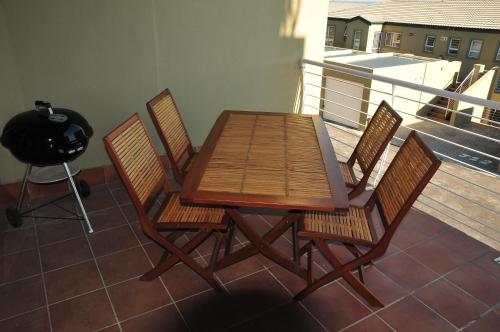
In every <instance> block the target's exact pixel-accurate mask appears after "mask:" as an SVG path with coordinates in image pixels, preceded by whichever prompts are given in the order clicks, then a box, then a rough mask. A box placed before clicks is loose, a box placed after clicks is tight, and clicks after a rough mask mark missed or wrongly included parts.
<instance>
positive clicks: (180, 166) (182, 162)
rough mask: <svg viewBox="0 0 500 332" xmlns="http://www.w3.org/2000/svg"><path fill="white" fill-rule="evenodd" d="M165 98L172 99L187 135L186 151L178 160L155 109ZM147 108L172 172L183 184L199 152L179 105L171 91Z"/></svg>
mask: <svg viewBox="0 0 500 332" xmlns="http://www.w3.org/2000/svg"><path fill="white" fill-rule="evenodd" d="M165 98H171V99H172V103H173V104H174V107H175V111H176V112H177V114H178V116H179V119H180V122H181V125H182V128H183V129H184V132H185V133H186V137H187V144H186V146H185V147H184V150H183V151H182V153H181V155H180V157H179V158H178V159H176V157H175V156H174V155H173V153H172V150H171V147H170V144H169V143H168V140H167V137H165V134H164V133H163V130H162V127H161V125H160V122H159V120H158V117H157V115H156V114H155V111H154V107H155V106H156V104H158V103H159V102H160V101H162V100H163V99H165ZM146 107H147V109H148V113H149V116H150V117H151V120H152V121H153V124H154V126H155V128H156V131H157V132H158V135H159V136H160V139H161V142H162V144H163V147H164V148H165V150H166V152H167V156H168V159H169V161H170V164H171V165H172V171H173V173H174V177H175V179H176V180H177V182H179V183H181V184H182V183H183V182H184V179H185V177H186V175H187V169H186V168H187V167H188V165H189V164H190V163H191V161H192V159H193V158H194V157H195V156H196V153H197V152H198V151H197V149H196V148H193V145H192V144H191V139H190V138H189V135H188V132H187V130H186V126H185V125H184V121H183V120H182V117H181V115H180V113H179V108H178V107H177V103H176V102H175V99H174V96H173V95H172V93H171V92H170V90H169V89H165V90H163V91H162V92H161V93H160V94H159V95H157V96H156V97H154V98H153V99H151V100H150V101H148V102H147V103H146Z"/></svg>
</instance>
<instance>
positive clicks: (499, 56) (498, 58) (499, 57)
mask: <svg viewBox="0 0 500 332" xmlns="http://www.w3.org/2000/svg"><path fill="white" fill-rule="evenodd" d="M495 60H496V61H500V44H498V48H497V56H496V57H495Z"/></svg>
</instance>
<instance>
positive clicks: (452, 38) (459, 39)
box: [447, 37, 462, 56]
mask: <svg viewBox="0 0 500 332" xmlns="http://www.w3.org/2000/svg"><path fill="white" fill-rule="evenodd" d="M454 40H458V46H457V48H456V51H457V53H456V54H453V53H450V50H451V49H452V48H451V43H452V42H453V41H454ZM461 44H462V39H461V38H458V37H450V42H449V43H448V51H447V54H448V55H449V56H458V53H459V52H460V45H461Z"/></svg>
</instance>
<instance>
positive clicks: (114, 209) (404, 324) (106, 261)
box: [0, 184, 500, 332]
mask: <svg viewBox="0 0 500 332" xmlns="http://www.w3.org/2000/svg"><path fill="white" fill-rule="evenodd" d="M85 204H86V207H87V209H88V211H89V212H90V217H91V219H92V222H93V225H94V228H95V233H94V234H91V235H88V234H86V233H85V232H84V230H83V228H82V227H81V225H80V223H79V222H76V221H62V220H53V219H40V218H34V220H33V219H26V220H25V223H24V225H23V227H22V228H18V229H12V228H10V226H7V221H6V220H5V217H4V214H3V210H4V209H3V208H2V209H1V213H2V214H1V216H0V225H1V227H2V232H1V233H0V234H1V235H0V250H1V252H0V254H1V257H2V258H1V264H0V265H1V273H0V278H1V279H0V331H4V332H6V331H75V332H77V331H97V330H100V331H120V330H122V331H185V330H193V331H214V330H217V331H218V330H229V331H273V332H276V331H327V330H328V331H337V330H347V331H391V330H398V331H452V330H458V329H463V328H467V329H469V330H470V331H490V330H491V331H493V330H495V331H498V326H500V306H499V301H500V282H499V281H500V280H499V279H500V265H498V264H496V263H494V262H493V261H492V260H493V258H494V257H497V256H499V255H500V254H499V252H497V251H495V250H493V249H491V248H489V247H487V246H485V245H483V244H482V243H480V242H477V241H476V240H473V239H472V238H470V237H468V236H466V235H464V234H463V233H460V232H458V231H456V230H454V229H452V228H451V227H450V226H448V225H446V224H444V223H442V222H440V221H438V220H436V219H434V218H432V217H430V216H428V215H425V214H423V213H421V212H419V211H416V210H413V211H411V213H410V214H409V215H408V217H407V218H406V219H405V220H404V221H403V224H402V225H401V227H400V229H399V230H398V232H397V234H396V236H395V238H394V239H393V242H392V244H391V246H390V248H389V250H388V252H387V253H386V255H385V256H384V257H383V258H382V259H380V260H378V261H377V262H376V263H375V265H374V266H370V267H368V268H366V270H365V271H366V277H365V279H366V282H367V284H368V286H369V288H370V289H371V290H372V291H373V292H374V293H375V294H376V295H377V296H379V297H380V299H381V300H382V302H383V303H384V304H385V305H386V306H385V308H382V309H378V308H373V307H370V306H369V305H367V304H366V303H365V302H363V301H362V300H360V299H359V298H358V297H357V296H356V295H355V294H354V292H353V290H352V289H351V288H350V287H349V286H347V285H346V284H345V283H344V282H343V281H336V282H333V283H331V284H329V285H328V286H326V287H324V288H322V289H320V290H319V291H316V292H315V293H313V294H312V295H311V296H310V297H308V298H306V299H305V300H304V301H303V302H294V301H293V300H292V295H293V294H295V293H296V292H297V291H299V290H300V289H301V288H303V287H304V286H305V282H304V281H302V280H300V279H299V278H297V277H295V276H294V275H292V274H290V273H288V272H287V271H286V270H284V269H282V268H280V267H278V266H276V265H274V264H270V262H269V261H267V260H266V259H264V258H262V257H258V256H257V257H254V258H252V259H249V260H247V261H244V262H241V263H239V264H237V265H235V266H232V267H229V268H227V269H224V270H221V271H219V272H217V277H218V278H219V280H220V281H221V282H222V283H223V284H224V287H225V289H226V290H227V293H217V292H215V291H213V290H211V289H209V287H208V286H207V284H206V283H205V282H204V281H202V280H201V279H200V278H199V277H198V276H197V275H195V274H194V273H193V272H191V271H190V270H189V269H187V268H186V267H185V266H183V265H177V266H175V267H174V269H173V270H170V271H168V272H167V273H166V274H164V275H163V276H162V278H161V279H157V280H155V281H153V282H141V281H138V280H137V279H138V276H140V275H141V274H142V273H143V272H145V271H146V270H148V268H149V267H150V266H151V265H152V262H156V261H157V260H158V259H159V257H160V255H161V254H162V252H161V250H160V249H159V247H158V246H157V245H156V244H154V243H151V242H150V241H148V239H147V238H145V237H144V236H143V235H142V233H141V230H140V226H139V224H138V223H137V218H136V215H135V212H134V209H133V207H132V205H131V203H130V200H129V198H128V196H127V194H126V193H125V191H124V189H123V188H122V187H121V186H120V185H119V184H114V185H102V186H98V187H94V188H93V192H92V195H91V196H90V197H89V198H88V199H86V200H85ZM64 205H65V206H66V207H69V208H74V206H73V203H72V201H71V200H69V201H66V202H65V203H64ZM54 213H58V214H59V215H62V214H64V213H62V214H61V212H60V211H59V210H57V209H55V208H50V207H49V208H47V209H45V210H40V211H38V212H37V213H36V215H37V216H43V215H48V214H52V215H53V214H54ZM249 221H250V222H251V223H252V224H253V225H254V227H255V228H257V229H258V230H260V231H262V232H265V231H266V230H267V229H269V228H270V227H271V225H272V224H273V223H274V222H276V221H277V218H276V216H266V215H252V216H249ZM244 241H246V240H245V239H244V238H243V237H242V236H241V234H240V235H239V236H238V241H237V242H238V243H237V246H241V245H242V242H244ZM275 246H276V247H277V248H279V249H280V250H283V251H285V252H287V254H290V253H291V250H290V248H291V245H290V242H289V234H286V236H283V237H281V238H280V239H279V240H278V241H277V242H276V243H275ZM336 250H337V251H338V253H339V255H340V257H348V256H346V255H347V253H346V252H344V251H342V250H343V249H342V248H337V249H336ZM210 251H211V246H210V243H208V244H207V245H204V246H202V247H201V248H200V250H198V251H197V252H196V253H195V255H196V256H197V257H198V258H197V259H198V260H199V261H200V262H202V263H206V262H207V261H208V260H209V258H210ZM324 267H326V265H325V261H324V260H323V259H322V257H319V256H318V255H316V256H315V269H316V274H318V275H319V274H322V273H324V270H323V268H324Z"/></svg>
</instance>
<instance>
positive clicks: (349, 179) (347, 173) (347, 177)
mask: <svg viewBox="0 0 500 332" xmlns="http://www.w3.org/2000/svg"><path fill="white" fill-rule="evenodd" d="M339 166H340V172H341V173H342V178H343V179H344V182H345V183H346V184H350V185H355V184H356V180H355V179H354V178H353V176H352V173H351V169H350V168H349V165H347V163H343V162H339Z"/></svg>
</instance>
